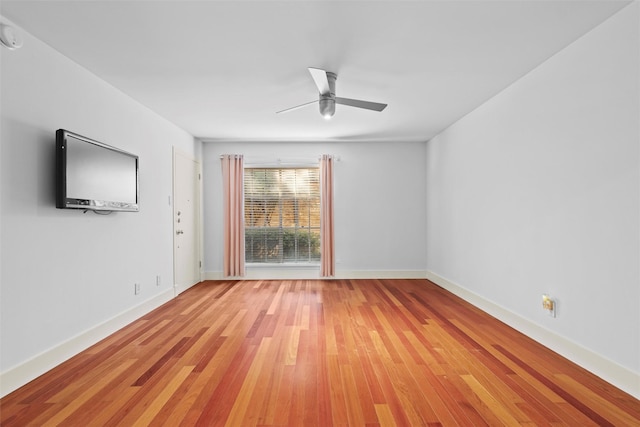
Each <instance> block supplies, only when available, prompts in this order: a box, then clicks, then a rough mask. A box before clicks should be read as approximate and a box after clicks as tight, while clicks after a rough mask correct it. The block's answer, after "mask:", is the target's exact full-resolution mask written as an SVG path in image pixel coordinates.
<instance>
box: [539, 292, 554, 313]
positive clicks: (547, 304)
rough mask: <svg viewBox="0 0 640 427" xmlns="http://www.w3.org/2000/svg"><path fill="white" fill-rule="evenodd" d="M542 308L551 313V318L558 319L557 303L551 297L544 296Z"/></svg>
mask: <svg viewBox="0 0 640 427" xmlns="http://www.w3.org/2000/svg"><path fill="white" fill-rule="evenodd" d="M542 308H543V309H545V310H547V311H548V312H549V316H551V317H556V302H555V301H554V300H553V299H552V298H551V297H550V296H549V295H546V294H545V295H542Z"/></svg>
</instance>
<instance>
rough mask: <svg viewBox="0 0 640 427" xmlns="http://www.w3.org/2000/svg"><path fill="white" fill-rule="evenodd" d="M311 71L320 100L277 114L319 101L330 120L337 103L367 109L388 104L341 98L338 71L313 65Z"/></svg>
mask: <svg viewBox="0 0 640 427" xmlns="http://www.w3.org/2000/svg"><path fill="white" fill-rule="evenodd" d="M309 73H311V77H312V78H313V81H314V82H315V84H316V86H317V87H318V92H319V97H318V100H317V101H311V102H305V103H304V104H300V105H297V106H295V107H291V108H287V109H284V110H280V111H278V112H276V114H280V113H286V112H289V111H293V110H297V109H298V108H301V107H304V106H306V105H311V104H315V103H316V102H317V103H318V104H319V106H320V114H322V117H324V118H325V119H327V120H328V119H330V118H331V117H332V116H333V114H334V113H335V112H336V104H342V105H348V106H349V107H357V108H364V109H366V110H373V111H382V110H384V109H385V107H386V106H387V104H380V103H378V102H370V101H361V100H359V99H351V98H340V97H338V96H336V80H337V79H338V76H337V75H336V73H332V72H331V71H325V70H322V69H320V68H311V67H309Z"/></svg>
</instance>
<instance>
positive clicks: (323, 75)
mask: <svg viewBox="0 0 640 427" xmlns="http://www.w3.org/2000/svg"><path fill="white" fill-rule="evenodd" d="M309 72H310V73H311V77H313V81H314V82H315V83H316V86H318V92H320V95H329V94H330V93H331V88H330V87H329V79H328V78H327V72H326V71H325V70H321V69H320V68H311V67H309Z"/></svg>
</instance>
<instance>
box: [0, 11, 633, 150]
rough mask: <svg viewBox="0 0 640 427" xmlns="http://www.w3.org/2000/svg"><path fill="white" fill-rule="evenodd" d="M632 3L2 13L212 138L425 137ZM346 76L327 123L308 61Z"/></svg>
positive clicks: (153, 106) (165, 114)
mask: <svg viewBox="0 0 640 427" xmlns="http://www.w3.org/2000/svg"><path fill="white" fill-rule="evenodd" d="M628 3H629V2H628V1H610V0H607V1H604V0H599V1H581V0H568V1H556V0H534V1H524V0H522V1H519V0H516V1H506V0H503V1H483V0H475V1H456V0H447V1H393V0H390V1H300V0H299V1H258V2H253V1H237V0H236V1H211V0H210V1H206V0H200V1H178V0H174V1H148V0H147V1H144V0H137V1H113V0H111V1H78V0H76V1H52V0H49V1H32V0H26V1H25V0H22V1H10V0H2V2H1V9H0V13H1V14H2V15H3V16H5V17H6V18H8V19H9V20H11V21H13V22H14V23H15V24H16V25H19V26H20V27H22V28H23V29H24V30H26V31H28V32H30V33H31V34H33V35H34V36H36V37H37V38H39V39H41V40H43V41H44V42H46V43H47V44H49V45H50V46H52V47H53V48H55V49H57V50H58V51H60V52H62V53H63V54H64V55H66V56H68V57H69V58H71V59H72V60H74V61H76V62H77V63H79V64H80V65H82V66H83V67H85V68H87V69H88V70H90V71H91V72H93V73H95V74H96V75H98V76H99V77H100V78H102V79H104V80H106V81H107V82H109V83H111V84H112V85H113V86H115V87H117V88H118V89H120V90H121V91H122V92H124V93H126V94H128V95H129V96H131V97H132V98H134V99H136V100H138V101H139V102H140V103H142V104H144V105H146V106H147V107H149V108H150V109H152V110H154V111H156V112H157V113H158V114H160V115H161V116H163V117H165V118H167V119H168V120H170V121H172V122H173V123H175V124H177V125H178V126H180V127H182V128H183V129H185V130H186V131H188V132H189V133H191V134H192V135H194V136H196V137H199V138H202V139H204V140H244V141H247V140H260V141H272V140H291V141H323V140H336V141H341V140H363V141H373V140H384V141H400V140H402V141H425V140H428V139H429V138H430V137H432V136H434V135H436V134H438V133H439V132H440V131H442V130H443V129H444V128H446V127H447V126H449V125H451V124H452V123H454V122H455V121H456V120H458V119H460V118H461V117H462V116H464V115H465V114H467V113H469V112H470V111H472V110H473V109H474V108H476V107H477V106H479V105H480V104H482V103H483V102H485V101H486V100H487V99H489V98H491V97H492V96H494V95H495V94H496V93H498V92H500V91H501V90H503V89H504V88H505V87H507V86H508V85H509V84H511V83H512V82H514V81H515V80H517V79H518V78H520V77H522V76H523V75H524V74H526V73H527V72H529V71H530V70H532V69H533V68H535V67H536V66H537V65H539V64H540V63H542V62H544V61H545V60H546V59H548V58H549V57H551V56H552V55H554V54H555V53H556V52H558V51H559V50H561V49H563V48H564V47H566V46H567V45H568V44H570V43H571V42H573V41H574V40H576V39H577V38H579V37H580V36H581V35H583V34H585V33H586V32H588V31H589V30H590V29H592V28H593V27H595V26H596V25H598V24H599V23H601V22H602V21H604V20H606V19H607V18H608V17H609V16H611V15H612V14H614V13H615V12H616V11H618V10H619V9H621V8H622V7H624V6H625V5H626V4H628ZM310 66H311V67H318V68H324V69H326V70H329V71H333V72H335V73H337V74H338V80H337V83H336V93H337V95H338V96H341V97H346V98H357V99H363V100H368V101H374V102H382V103H387V104H389V106H388V107H387V108H386V110H384V111H383V112H373V111H367V110H362V109H357V108H352V107H346V106H342V105H338V106H337V107H336V114H335V116H334V117H333V119H332V120H330V121H326V120H324V119H323V118H322V117H321V116H320V114H319V112H318V107H317V105H311V106H308V107H304V108H301V109H298V110H295V111H292V112H289V113H286V114H278V115H276V114H275V112H276V111H279V110H282V109H285V108H288V107H292V106H295V105H299V104H302V103H304V102H308V101H313V100H314V99H317V89H316V88H315V85H314V83H313V80H312V79H311V77H310V75H309V73H308V71H307V67H310Z"/></svg>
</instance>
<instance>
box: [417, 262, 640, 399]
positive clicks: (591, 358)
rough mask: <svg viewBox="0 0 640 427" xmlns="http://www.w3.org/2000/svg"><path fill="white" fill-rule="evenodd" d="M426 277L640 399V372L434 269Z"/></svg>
mask: <svg viewBox="0 0 640 427" xmlns="http://www.w3.org/2000/svg"><path fill="white" fill-rule="evenodd" d="M426 278H427V279H429V280H431V281H432V282H433V283H435V284H437V285H438V286H440V287H442V288H444V289H446V290H447V291H449V292H451V293H452V294H454V295H457V296H459V297H460V298H462V299H463V300H465V301H467V302H469V303H470V304H473V305H474V306H476V307H478V308H479V309H481V310H483V311H485V312H487V313H488V314H490V315H492V316H493V317H495V318H496V319H499V320H501V321H502V322H504V323H506V324H507V325H509V326H511V327H512V328H514V329H516V330H517V331H519V332H521V333H523V334H525V335H526V336H528V337H529V338H531V339H533V340H535V341H537V342H539V343H540V344H542V345H544V346H545V347H548V348H550V349H551V350H553V351H555V352H556V353H558V354H560V355H562V356H564V357H566V358H567V359H569V360H571V361H572V362H574V363H576V364H577V365H579V366H581V367H583V368H584V369H586V370H588V371H589V372H591V373H593V374H595V375H597V376H599V377H600V378H602V379H603V380H605V381H607V382H609V383H611V384H613V385H614V386H616V387H617V388H619V389H621V390H623V391H625V392H627V393H629V394H631V395H632V396H634V397H635V398H638V399H640V373H638V372H634V371H632V370H630V369H628V368H626V367H624V366H621V365H619V364H617V363H615V362H613V361H611V360H609V359H607V358H605V357H603V356H601V355H600V354H597V353H595V352H593V351H591V350H589V349H588V348H585V347H582V346H581V345H579V344H576V343H575V342H573V341H571V340H569V339H567V338H565V337H563V336H560V335H558V334H556V333H555V332H554V331H552V330H549V329H546V328H543V327H542V326H540V325H538V324H537V323H534V322H532V321H530V320H528V319H526V318H524V317H522V316H519V315H518V314H515V313H513V312H512V311H509V310H508V309H506V308H504V307H502V306H500V305H498V304H495V303H493V302H491V301H489V300H487V299H485V298H483V297H482V296H480V295H477V294H475V293H473V292H471V291H469V290H468V289H466V288H464V287H462V286H460V285H458V284H456V283H453V282H451V281H449V280H448V279H445V278H444V277H441V276H439V275H437V274H435V273H433V272H432V271H427V274H426Z"/></svg>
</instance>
